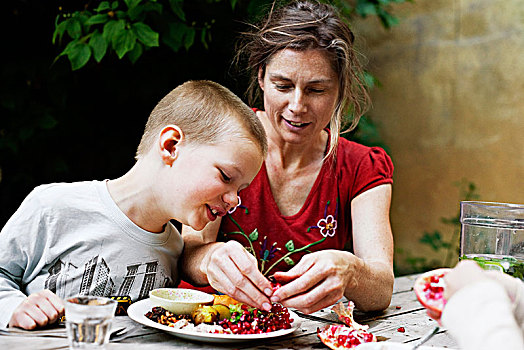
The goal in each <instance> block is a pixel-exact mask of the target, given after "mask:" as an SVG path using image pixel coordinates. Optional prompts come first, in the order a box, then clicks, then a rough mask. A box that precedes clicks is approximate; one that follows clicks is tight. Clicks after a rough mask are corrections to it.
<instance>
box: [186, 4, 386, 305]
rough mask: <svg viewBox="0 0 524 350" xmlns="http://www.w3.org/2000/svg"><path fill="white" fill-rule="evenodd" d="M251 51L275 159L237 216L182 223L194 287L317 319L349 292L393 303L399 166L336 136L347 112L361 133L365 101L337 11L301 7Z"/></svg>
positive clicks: (292, 7) (278, 18)
mask: <svg viewBox="0 0 524 350" xmlns="http://www.w3.org/2000/svg"><path fill="white" fill-rule="evenodd" d="M244 53H246V54H247V56H248V66H249V68H250V70H251V71H252V73H253V76H252V84H251V91H252V92H253V93H252V94H251V96H252V97H253V96H255V97H256V95H257V92H258V93H262V95H263V102H264V110H256V114H257V116H258V117H259V118H260V120H261V121H262V123H263V125H264V127H265V129H266V133H267V137H268V147H269V151H268V155H267V158H266V159H265V162H264V164H263V165H262V168H261V170H260V172H259V174H258V175H257V177H256V178H255V180H254V181H253V183H252V184H251V185H250V186H249V187H248V188H247V189H245V190H243V191H242V192H241V193H240V194H239V200H240V205H239V206H238V207H237V208H236V209H234V210H230V213H229V214H228V215H226V216H225V217H223V218H221V220H218V219H217V220H216V221H215V222H213V223H210V224H209V225H208V226H206V228H205V229H204V230H203V231H201V232H196V231H193V230H191V229H190V228H187V227H184V229H183V236H184V241H185V244H186V248H185V253H184V257H183V266H184V268H185V269H186V271H185V274H186V280H188V281H189V282H192V283H193V284H198V285H203V284H210V285H211V286H212V287H213V288H215V289H216V290H218V291H220V292H223V293H226V294H228V295H230V296H232V297H234V298H235V299H238V300H240V301H243V302H246V303H248V304H251V305H254V306H257V307H259V308H263V309H266V310H268V309H270V307H271V306H270V302H281V303H282V304H283V305H284V306H287V307H293V308H296V309H298V310H301V311H303V312H305V313H311V312H314V311H316V310H319V309H321V308H323V307H326V306H329V305H331V304H333V303H335V302H336V301H337V300H338V299H340V298H341V297H342V296H346V297H347V298H348V299H351V300H353V301H354V302H355V304H356V306H357V307H358V308H359V309H361V310H367V311H370V310H381V309H384V308H386V307H387V306H388V305H389V303H390V300H391V294H392V289H393V280H394V275H393V239H392V233H391V227H390V222H389V207H390V202H391V184H392V173H393V165H392V163H391V160H390V159H389V157H388V156H387V155H386V153H385V152H384V151H383V150H382V149H380V148H369V147H365V146H362V145H358V144H356V143H353V142H349V141H347V140H345V139H339V131H340V130H341V124H342V116H343V115H344V113H346V112H347V111H348V110H350V111H351V113H352V114H353V115H354V119H353V123H352V126H355V125H356V124H357V123H358V119H359V117H360V115H361V114H362V113H363V111H364V110H365V106H366V103H367V100H368V96H367V93H366V89H365V87H364V84H363V82H362V79H361V78H362V71H361V69H360V66H359V63H358V61H357V59H356V57H355V51H354V48H353V34H352V33H351V31H350V29H349V27H348V26H347V24H346V23H344V21H343V20H342V19H341V18H340V17H339V15H338V14H337V13H336V11H335V9H334V8H333V7H331V6H329V5H326V4H320V3H317V2H310V1H295V2H292V3H291V4H289V5H287V6H285V7H283V8H281V9H278V10H273V9H272V10H271V11H270V13H269V15H268V17H267V18H266V19H265V20H264V21H263V22H262V24H261V25H260V26H255V27H254V30H253V31H252V32H251V33H248V34H246V35H245V44H244V45H243V46H242V47H241V49H240V55H242V54H244ZM250 102H253V101H250ZM326 127H328V128H326ZM239 151H241V150H239ZM217 240H218V242H217ZM345 247H347V248H348V250H345V249H344V248H345ZM270 277H272V278H273V280H274V281H276V282H278V283H279V284H281V285H282V286H281V287H280V288H279V289H278V290H273V289H274V288H273V289H272V287H274V285H272V284H271V283H270V281H269V280H268V278H270Z"/></svg>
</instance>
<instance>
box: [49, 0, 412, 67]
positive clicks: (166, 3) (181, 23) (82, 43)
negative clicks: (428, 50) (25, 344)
mask: <svg viewBox="0 0 524 350" xmlns="http://www.w3.org/2000/svg"><path fill="white" fill-rule="evenodd" d="M185 1H186V3H187V2H188V1H189V0H113V1H102V2H99V3H98V2H88V3H87V4H85V5H84V6H83V7H82V9H80V10H75V11H72V12H61V13H60V14H58V15H57V18H56V23H55V31H54V33H53V44H62V43H63V41H64V40H63V39H64V36H66V37H67V39H68V43H67V45H66V46H65V48H64V49H63V51H62V52H61V53H60V56H67V58H68V59H69V61H70V63H71V68H72V69H73V70H76V69H80V68H82V67H84V66H85V65H86V64H87V62H88V61H89V60H90V59H93V60H95V61H96V62H98V63H100V61H102V59H103V58H104V56H106V54H108V53H114V54H116V55H117V57H118V58H119V59H122V58H124V57H127V58H128V59H129V60H130V61H131V62H132V63H135V62H136V61H137V60H138V59H139V58H140V56H141V55H142V54H143V53H144V51H146V50H149V49H151V48H153V47H158V46H159V45H166V46H168V47H169V48H171V49H172V50H173V52H175V53H176V52H178V51H179V50H180V49H181V48H184V49H185V50H189V49H190V48H191V46H193V45H194V44H195V38H199V41H200V43H201V44H202V45H203V46H204V47H205V48H208V46H209V43H210V42H211V40H212V37H211V33H212V25H213V24H214V23H215V21H216V20H219V19H212V20H211V21H205V22H203V23H199V22H198V21H196V20H190V19H189V18H188V16H187V15H186V10H185V8H184V5H185V4H184V2H185ZM193 1H194V0H193ZM405 1H410V0H357V1H356V4H350V2H349V1H347V0H335V1H331V3H333V4H334V5H335V6H337V7H338V8H339V9H340V11H341V13H342V14H343V15H344V16H345V18H347V19H348V20H349V19H350V18H351V17H352V16H354V15H355V14H356V15H359V16H361V17H367V16H370V15H375V16H378V17H379V18H380V20H381V22H382V24H383V26H384V27H386V28H390V27H392V26H394V25H396V24H397V23H398V19H397V18H396V17H394V16H393V15H392V14H391V13H390V12H389V11H388V8H389V6H390V5H391V3H401V2H405ZM201 2H202V1H201ZM212 2H217V3H218V2H226V3H228V4H229V5H230V6H231V10H232V11H234V10H235V7H236V5H237V4H238V3H240V2H243V3H245V4H247V6H246V9H247V11H246V12H247V15H248V16H253V14H254V13H257V12H260V9H261V8H263V6H264V5H268V4H269V3H270V1H269V0H266V1H264V0H250V1H242V0H206V1H204V2H202V5H205V3H212ZM328 2H329V1H328Z"/></svg>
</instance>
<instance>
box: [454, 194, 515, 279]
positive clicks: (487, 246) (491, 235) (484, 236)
mask: <svg viewBox="0 0 524 350" xmlns="http://www.w3.org/2000/svg"><path fill="white" fill-rule="evenodd" d="M460 222H461V237H460V259H461V260H462V259H471V260H475V261H476V262H477V263H478V264H479V265H480V266H481V267H483V268H484V269H487V270H499V271H503V272H505V273H508V274H510V275H512V276H514V277H518V278H520V279H523V280H524V205H523V204H510V203H495V202H479V201H463V202H461V203H460Z"/></svg>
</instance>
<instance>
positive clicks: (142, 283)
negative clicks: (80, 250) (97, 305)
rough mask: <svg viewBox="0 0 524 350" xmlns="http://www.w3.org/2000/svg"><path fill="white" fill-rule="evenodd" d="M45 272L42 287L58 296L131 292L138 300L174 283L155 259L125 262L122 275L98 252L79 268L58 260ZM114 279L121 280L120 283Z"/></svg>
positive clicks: (126, 293) (110, 294) (112, 294)
mask: <svg viewBox="0 0 524 350" xmlns="http://www.w3.org/2000/svg"><path fill="white" fill-rule="evenodd" d="M81 268H83V271H81V270H80V269H81ZM48 272H49V276H48V277H47V278H46V281H45V288H46V289H49V290H51V291H52V292H53V293H55V294H56V295H58V296H59V297H61V298H66V297H68V296H72V295H96V296H114V295H130V296H133V297H136V300H141V299H144V298H147V297H149V291H151V290H152V289H155V288H160V287H171V286H173V285H174V283H173V280H172V278H171V277H170V276H168V275H167V274H166V273H165V272H164V271H163V269H161V268H159V262H158V260H153V261H147V262H144V263H136V264H131V265H127V266H126V268H125V275H123V276H122V274H120V276H116V275H115V273H112V271H111V268H110V267H109V266H108V264H107V262H106V260H105V259H104V258H103V257H101V256H99V255H97V256H94V257H93V258H91V259H89V260H88V261H87V262H86V263H85V264H83V265H80V267H79V266H76V265H75V264H73V263H71V262H64V261H62V259H57V261H56V262H55V263H54V264H53V265H52V266H51V267H50V268H49V269H48ZM117 280H118V281H121V282H120V283H119V285H117V283H116V281H117ZM78 281H80V283H78Z"/></svg>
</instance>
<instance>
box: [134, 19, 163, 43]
mask: <svg viewBox="0 0 524 350" xmlns="http://www.w3.org/2000/svg"><path fill="white" fill-rule="evenodd" d="M133 30H134V32H135V34H136V36H137V38H138V40H140V41H141V42H142V44H144V45H145V46H147V47H154V46H158V33H157V32H155V31H154V30H153V29H151V27H150V26H148V25H147V24H145V23H135V24H133Z"/></svg>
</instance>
